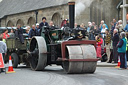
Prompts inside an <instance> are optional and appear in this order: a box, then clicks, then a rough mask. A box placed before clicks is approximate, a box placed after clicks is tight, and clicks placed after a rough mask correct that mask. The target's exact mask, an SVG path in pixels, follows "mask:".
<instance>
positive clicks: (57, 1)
mask: <svg viewBox="0 0 128 85" xmlns="http://www.w3.org/2000/svg"><path fill="white" fill-rule="evenodd" d="M67 3H68V0H3V1H2V2H1V3H0V18H3V17H4V16H6V15H11V14H17V13H22V12H27V11H32V10H37V9H43V8H47V7H52V6H59V5H64V4H67Z"/></svg>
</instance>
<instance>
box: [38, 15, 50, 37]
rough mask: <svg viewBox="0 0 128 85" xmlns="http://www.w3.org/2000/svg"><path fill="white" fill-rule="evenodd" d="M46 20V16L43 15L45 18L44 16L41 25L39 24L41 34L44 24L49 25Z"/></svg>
mask: <svg viewBox="0 0 128 85" xmlns="http://www.w3.org/2000/svg"><path fill="white" fill-rule="evenodd" d="M46 20H47V19H46V17H43V18H42V22H41V23H40V25H39V28H40V33H39V36H40V35H41V31H42V27H43V26H49V25H48V23H47V22H46Z"/></svg>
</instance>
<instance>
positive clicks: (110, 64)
mask: <svg viewBox="0 0 128 85" xmlns="http://www.w3.org/2000/svg"><path fill="white" fill-rule="evenodd" d="M127 64H128V62H127ZM115 66H117V63H116V64H112V63H107V62H97V67H115Z"/></svg>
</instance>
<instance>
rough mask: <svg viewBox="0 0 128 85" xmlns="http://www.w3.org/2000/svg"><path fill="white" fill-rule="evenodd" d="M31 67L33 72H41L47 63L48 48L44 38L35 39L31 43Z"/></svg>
mask: <svg viewBox="0 0 128 85" xmlns="http://www.w3.org/2000/svg"><path fill="white" fill-rule="evenodd" d="M30 52H31V57H30V67H31V68H32V70H35V71H41V70H43V69H44V68H45V66H46V63H47V54H46V52H47V46H46V42H45V39H44V38H43V37H33V38H32V40H31V42H30Z"/></svg>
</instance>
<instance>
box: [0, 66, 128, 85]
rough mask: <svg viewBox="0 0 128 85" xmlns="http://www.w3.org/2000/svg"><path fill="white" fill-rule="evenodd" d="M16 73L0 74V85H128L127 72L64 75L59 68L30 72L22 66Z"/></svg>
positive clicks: (110, 70)
mask: <svg viewBox="0 0 128 85" xmlns="http://www.w3.org/2000/svg"><path fill="white" fill-rule="evenodd" d="M14 70H15V71H16V73H13V74H4V73H2V74H0V85H128V70H118V69H116V68H113V67H97V70H96V72H95V73H94V74H66V73H65V72H64V71H63V69H62V68H61V67H60V66H52V67H51V66H48V67H46V69H45V71H36V72H35V71H32V70H31V69H30V68H24V67H23V66H21V67H19V68H17V69H14Z"/></svg>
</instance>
